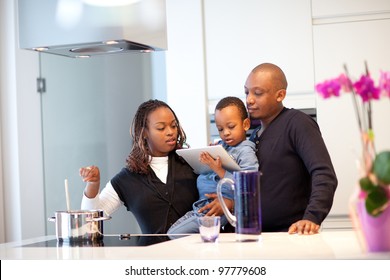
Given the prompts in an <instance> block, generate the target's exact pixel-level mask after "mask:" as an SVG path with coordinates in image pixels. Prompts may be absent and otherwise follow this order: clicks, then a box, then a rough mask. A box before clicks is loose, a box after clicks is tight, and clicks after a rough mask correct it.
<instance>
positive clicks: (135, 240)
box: [22, 234, 186, 247]
mask: <svg viewBox="0 0 390 280" xmlns="http://www.w3.org/2000/svg"><path fill="white" fill-rule="evenodd" d="M184 236H186V235H180V236H175V238H180V237H184ZM169 240H171V238H169V237H168V236H167V235H143V234H141V235H131V234H121V235H108V236H106V235H105V236H104V237H103V240H101V241H94V242H90V241H89V242H65V241H58V240H57V239H56V238H54V239H50V240H46V241H41V242H37V243H32V244H28V245H23V246H22V247H126V246H129V247H130V246H149V245H153V244H157V243H161V242H166V241H169Z"/></svg>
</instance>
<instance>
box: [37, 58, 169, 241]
mask: <svg viewBox="0 0 390 280" xmlns="http://www.w3.org/2000/svg"><path fill="white" fill-rule="evenodd" d="M152 55H155V56H158V57H159V61H161V56H162V55H164V54H141V53H134V54H126V55H109V56H100V57H92V58H89V59H71V58H66V57H61V56H56V55H50V54H41V55H40V59H41V77H42V78H43V79H45V87H46V89H45V92H43V93H42V98H41V100H42V127H43V132H42V133H43V151H44V181H45V187H44V189H45V203H46V205H45V214H46V216H47V217H52V216H54V213H55V212H56V211H60V210H66V198H65V186H64V181H65V179H67V180H68V185H69V196H70V206H71V208H72V209H73V210H75V209H76V210H77V209H80V203H81V198H82V194H83V190H84V187H85V184H84V182H82V180H81V178H80V176H79V173H78V172H79V168H80V167H82V166H87V165H97V166H99V168H100V171H101V188H103V187H104V186H105V184H106V183H107V182H108V181H109V180H110V179H111V178H112V177H113V176H114V175H115V174H116V173H117V172H118V171H119V170H120V169H121V168H122V167H123V166H124V165H125V159H126V156H127V155H128V153H129V151H130V147H131V141H130V136H129V128H130V125H131V121H132V119H133V116H134V114H135V111H136V109H137V107H138V105H139V104H140V103H142V102H143V101H145V100H147V99H149V98H152V97H153V86H154V84H155V83H156V82H155V81H152V80H153V76H155V77H154V78H155V79H156V73H158V71H156V69H154V68H153V59H152ZM157 76H159V75H157ZM157 78H158V77H157ZM159 97H160V98H162V97H161V95H160V96H159ZM46 232H47V234H55V224H53V223H51V222H48V223H47V230H46ZM137 232H140V230H139V227H138V225H137V223H136V221H135V219H134V217H133V216H132V215H131V214H130V213H129V212H126V209H125V207H121V209H120V210H119V211H117V212H116V213H115V214H114V215H113V219H111V220H109V221H105V222H104V233H137Z"/></svg>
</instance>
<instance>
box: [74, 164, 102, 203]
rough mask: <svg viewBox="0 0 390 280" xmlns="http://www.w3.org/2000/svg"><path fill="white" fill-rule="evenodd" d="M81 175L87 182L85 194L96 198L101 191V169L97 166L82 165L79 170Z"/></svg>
mask: <svg viewBox="0 0 390 280" xmlns="http://www.w3.org/2000/svg"><path fill="white" fill-rule="evenodd" d="M79 174H80V176H81V177H82V178H83V181H84V182H87V186H86V187H85V190H84V194H85V195H86V196H87V197H88V198H94V197H95V196H96V195H97V194H98V193H99V188H100V171H99V168H98V167H97V166H94V165H92V166H88V167H81V168H80V170H79Z"/></svg>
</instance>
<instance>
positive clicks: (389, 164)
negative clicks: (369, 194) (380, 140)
mask: <svg viewBox="0 0 390 280" xmlns="http://www.w3.org/2000/svg"><path fill="white" fill-rule="evenodd" d="M372 171H373V172H374V174H375V175H376V177H377V178H378V180H379V181H380V182H381V183H383V184H385V185H388V184H390V151H384V152H380V153H379V154H378V155H377V156H376V157H375V160H374V164H373V167H372Z"/></svg>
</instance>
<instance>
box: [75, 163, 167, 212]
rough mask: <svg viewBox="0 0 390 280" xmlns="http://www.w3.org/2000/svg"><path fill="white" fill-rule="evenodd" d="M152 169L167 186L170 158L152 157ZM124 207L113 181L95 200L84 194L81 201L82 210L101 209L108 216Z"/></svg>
mask: <svg viewBox="0 0 390 280" xmlns="http://www.w3.org/2000/svg"><path fill="white" fill-rule="evenodd" d="M150 167H151V168H152V170H153V171H154V173H155V174H156V176H157V177H158V178H159V179H160V180H161V182H163V183H164V184H166V182H167V176H168V156H166V157H152V160H151V162H150ZM122 205H123V201H121V200H120V198H119V196H118V194H117V192H116V191H115V189H114V187H113V186H112V185H111V181H109V182H108V183H107V184H106V186H105V188H103V190H102V191H101V192H100V193H99V194H98V195H96V196H95V197H94V198H88V197H87V196H86V195H85V194H83V199H82V201H81V209H82V210H93V209H101V210H103V211H104V212H105V213H106V215H111V214H112V213H114V212H115V211H116V210H118V208H119V207H120V206H122Z"/></svg>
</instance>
